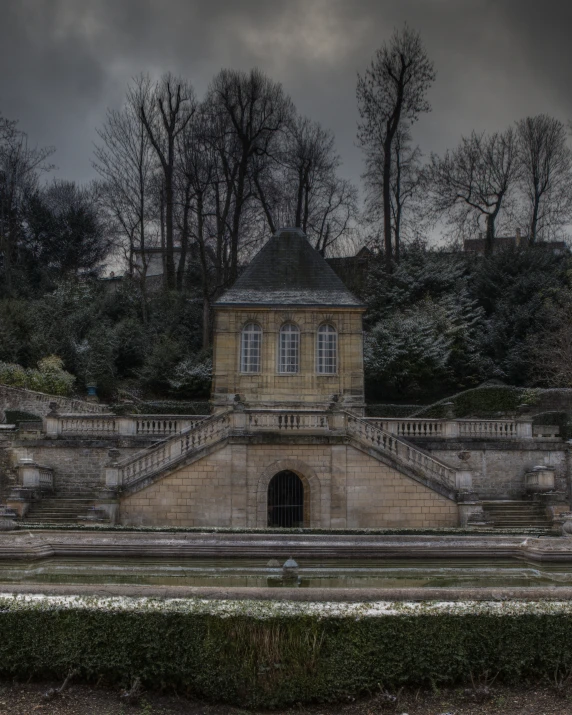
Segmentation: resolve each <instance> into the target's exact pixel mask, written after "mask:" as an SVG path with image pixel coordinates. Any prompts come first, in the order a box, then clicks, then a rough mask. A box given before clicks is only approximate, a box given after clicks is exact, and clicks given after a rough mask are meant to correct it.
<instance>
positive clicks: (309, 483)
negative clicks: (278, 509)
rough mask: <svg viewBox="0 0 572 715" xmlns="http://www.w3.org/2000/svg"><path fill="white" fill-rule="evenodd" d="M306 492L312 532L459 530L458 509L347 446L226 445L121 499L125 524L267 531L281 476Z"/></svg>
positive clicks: (306, 520) (307, 522) (307, 523)
mask: <svg viewBox="0 0 572 715" xmlns="http://www.w3.org/2000/svg"><path fill="white" fill-rule="evenodd" d="M283 470H289V471H293V472H295V473H296V474H297V475H298V476H299V477H300V479H301V480H302V483H303V485H304V525H305V526H309V527H313V528H322V529H330V528H392V527H437V526H456V525H457V523H458V508H457V504H456V502H455V501H453V500H451V499H447V498H445V497H443V496H441V495H440V494H437V493H436V492H434V491H432V490H431V489H429V488H427V487H425V486H423V485H422V484H419V483H418V482H416V481H415V480H413V479H410V478H409V477H406V476H405V475H403V474H400V473H399V472H398V471H397V470H396V469H394V468H392V467H389V466H386V465H384V464H380V462H379V461H377V460H376V459H373V458H372V457H370V456H369V455H368V454H365V453H364V452H362V451H360V450H358V449H356V448H354V447H352V446H350V445H343V444H340V445H312V444H305V445H304V444H299V445H289V446H288V448H287V449H285V448H284V446H283V445H271V444H240V443H232V444H226V445H225V446H223V447H221V448H220V449H218V450H216V451H214V452H213V453H212V454H209V455H207V456H205V457H204V458H202V459H200V460H198V461H196V462H193V463H192V464H190V465H188V466H185V467H181V468H180V469H177V470H176V471H174V472H172V473H171V474H169V475H168V476H165V477H163V478H162V479H159V480H158V481H155V482H154V483H153V484H151V485H150V486H148V487H147V488H145V489H142V490H141V491H137V492H135V493H133V494H128V495H126V496H124V497H122V499H121V502H120V511H119V513H120V521H121V523H123V524H134V525H152V526H161V525H165V524H169V525H172V526H186V527H192V526H195V527H201V526H233V527H259V528H264V527H266V526H267V491H268V484H269V482H270V479H271V478H272V477H273V476H274V475H275V474H276V473H278V472H281V471H283Z"/></svg>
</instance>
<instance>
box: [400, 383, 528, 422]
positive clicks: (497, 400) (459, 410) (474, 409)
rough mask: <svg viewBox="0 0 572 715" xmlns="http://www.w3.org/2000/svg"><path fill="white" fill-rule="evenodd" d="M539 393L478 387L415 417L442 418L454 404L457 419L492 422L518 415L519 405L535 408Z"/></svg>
mask: <svg viewBox="0 0 572 715" xmlns="http://www.w3.org/2000/svg"><path fill="white" fill-rule="evenodd" d="M539 393H540V391H539V390H536V389H533V388H525V387H513V386H511V385H494V386H493V385H491V386H483V387H475V388H473V389H471V390H465V391H464V392H459V393H457V394H456V395H451V396H450V397H447V398H445V399H443V400H440V401H439V402H435V403H434V404H432V405H428V406H427V407H423V408H420V409H419V410H418V411H417V412H415V413H414V415H413V416H415V417H432V418H438V419H440V418H443V417H445V416H446V406H445V404H446V403H447V402H452V403H453V412H454V415H455V417H458V418H462V417H477V418H483V419H490V418H492V417H495V416H496V415H498V414H499V413H515V412H516V411H517V408H518V406H519V405H520V404H528V405H534V404H535V403H536V402H537V401H538V395H539Z"/></svg>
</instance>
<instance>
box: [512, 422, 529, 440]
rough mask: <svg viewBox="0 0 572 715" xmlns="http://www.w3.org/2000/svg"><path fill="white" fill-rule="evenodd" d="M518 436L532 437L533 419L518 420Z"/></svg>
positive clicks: (523, 437)
mask: <svg viewBox="0 0 572 715" xmlns="http://www.w3.org/2000/svg"><path fill="white" fill-rule="evenodd" d="M516 436H517V437H520V438H521V439H532V419H531V418H530V417H529V418H528V419H520V420H517V421H516Z"/></svg>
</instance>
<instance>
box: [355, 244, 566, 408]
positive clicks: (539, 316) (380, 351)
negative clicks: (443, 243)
mask: <svg viewBox="0 0 572 715" xmlns="http://www.w3.org/2000/svg"><path fill="white" fill-rule="evenodd" d="M571 268H572V262H571V259H570V256H568V255H565V256H563V255H555V254H553V253H552V252H550V251H546V250H543V249H542V248H530V249H526V250H523V249H520V250H508V251H500V252H498V253H495V254H493V255H492V256H490V257H482V256H471V255H468V254H462V253H451V252H444V251H427V250H425V249H424V248H423V247H420V246H413V247H411V248H409V249H408V250H406V251H405V252H404V254H403V256H402V259H401V262H400V263H399V265H398V266H396V267H395V269H394V271H393V272H392V273H388V272H387V271H386V269H385V266H384V264H383V262H382V261H381V260H380V261H377V262H375V261H374V263H373V265H372V267H371V269H370V272H369V277H368V280H367V282H366V288H365V292H364V298H365V300H366V302H367V304H368V306H369V310H368V313H367V316H366V327H367V330H368V333H367V337H366V350H365V369H366V385H367V386H368V390H369V392H370V395H371V396H372V397H377V398H381V397H386V398H387V397H391V398H392V399H397V398H399V399H403V398H404V397H405V398H406V397H408V396H410V397H412V396H417V397H420V398H427V397H435V396H438V395H445V394H450V393H451V392H455V391H457V390H463V389H467V388H470V387H474V386H476V385H478V384H479V383H481V382H482V381H484V380H488V379H491V378H496V379H501V380H503V381H504V382H506V383H509V384H512V385H527V384H528V385H531V384H532V385H533V384H547V380H546V379H545V378H546V376H545V375H544V372H545V371H544V369H543V364H548V363H547V359H548V358H549V357H550V356H553V355H556V354H561V353H562V349H560V350H558V351H557V350H551V351H547V350H544V351H543V350H542V346H543V345H546V344H550V345H551V346H554V345H558V346H559V347H560V348H562V346H563V345H564V346H566V345H570V349H569V351H568V353H569V355H568V354H567V355H568V356H567V357H566V358H565V359H562V360H561V363H562V367H561V366H560V365H554V366H552V368H551V371H550V377H552V378H553V380H554V376H555V375H556V376H559V378H558V381H557V382H554V381H553V382H552V384H558V386H568V385H567V384H564V383H565V382H566V379H572V378H571V377H570V375H572V372H570V371H569V369H568V365H569V363H570V361H571V360H572V340H570V336H569V333H570V330H569V329H568V327H567V323H568V321H566V320H564V319H563V318H564V314H565V310H566V306H569V304H570V300H569V296H570V290H569V286H570V277H571V275H572V272H571V270H570V269H571ZM550 316H552V320H550V319H549V318H550ZM571 335H572V334H571ZM548 353H550V354H548ZM498 409H502V408H501V407H499V408H498Z"/></svg>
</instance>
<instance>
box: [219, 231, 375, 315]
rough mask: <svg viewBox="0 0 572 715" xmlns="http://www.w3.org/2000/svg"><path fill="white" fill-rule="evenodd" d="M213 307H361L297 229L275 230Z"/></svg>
mask: <svg viewBox="0 0 572 715" xmlns="http://www.w3.org/2000/svg"><path fill="white" fill-rule="evenodd" d="M215 305H216V306H224V305H298V306H314V305H315V306H318V305H319V306H331V307H332V308H334V307H363V304H362V303H360V301H359V300H358V299H357V298H356V297H355V296H354V295H353V294H352V293H350V291H349V290H348V289H347V288H346V287H345V285H344V284H343V283H342V281H341V280H340V279H339V278H338V276H337V275H336V274H335V273H334V271H333V270H332V268H330V266H329V265H328V264H327V262H326V261H325V260H324V258H323V257H322V256H321V255H320V254H319V253H318V251H316V250H315V249H314V248H312V246H311V245H310V244H309V243H308V239H307V238H306V236H305V234H304V233H303V231H302V230H301V229H299V228H282V229H279V230H278V231H277V232H276V233H275V234H274V236H272V238H271V239H270V240H269V241H268V243H266V244H265V245H264V247H263V248H262V249H261V250H260V251H259V252H258V253H257V254H256V256H255V257H254V258H253V259H252V261H251V263H250V265H249V266H248V267H247V268H246V270H245V271H244V273H243V274H242V275H241V276H239V278H238V279H237V281H236V282H235V284H234V285H233V286H232V288H230V289H229V290H227V291H226V292H225V293H223V294H222V295H221V297H220V298H219V299H218V300H217V301H216V302H215Z"/></svg>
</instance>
